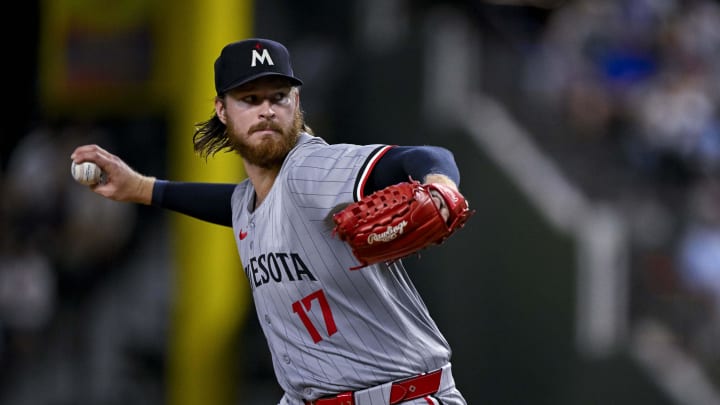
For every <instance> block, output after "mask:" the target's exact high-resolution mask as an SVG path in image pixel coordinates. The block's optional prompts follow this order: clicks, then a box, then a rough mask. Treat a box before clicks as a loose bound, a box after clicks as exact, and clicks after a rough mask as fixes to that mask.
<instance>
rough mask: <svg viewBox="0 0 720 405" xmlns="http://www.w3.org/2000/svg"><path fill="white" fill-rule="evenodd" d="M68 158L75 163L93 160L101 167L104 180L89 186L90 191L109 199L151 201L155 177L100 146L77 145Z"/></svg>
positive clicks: (141, 202) (142, 202) (145, 202)
mask: <svg viewBox="0 0 720 405" xmlns="http://www.w3.org/2000/svg"><path fill="white" fill-rule="evenodd" d="M70 158H71V159H72V160H73V162H75V163H81V162H93V163H95V164H96V165H98V166H99V167H100V169H102V171H103V172H104V173H105V176H106V178H105V179H104V182H102V183H97V184H95V185H92V186H89V187H90V189H91V190H92V191H94V192H96V193H98V194H100V195H101V196H103V197H106V198H109V199H111V200H116V201H125V202H134V203H139V204H145V205H150V203H152V190H153V186H154V184H155V178H154V177H150V176H144V175H142V174H140V173H138V172H136V171H135V170H133V169H132V168H131V167H130V166H128V165H127V164H126V163H125V162H124V161H123V160H122V159H120V158H119V157H117V156H115V155H113V154H112V153H110V152H108V151H106V150H105V149H103V148H101V147H100V146H98V145H83V146H79V147H77V148H76V149H75V150H74V151H73V153H72V154H71V155H70Z"/></svg>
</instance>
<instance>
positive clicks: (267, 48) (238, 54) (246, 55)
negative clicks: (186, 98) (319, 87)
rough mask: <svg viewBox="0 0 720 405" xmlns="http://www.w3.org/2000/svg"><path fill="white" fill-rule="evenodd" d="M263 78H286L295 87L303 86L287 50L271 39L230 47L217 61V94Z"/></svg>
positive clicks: (243, 41) (246, 41)
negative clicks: (294, 71) (293, 68)
mask: <svg viewBox="0 0 720 405" xmlns="http://www.w3.org/2000/svg"><path fill="white" fill-rule="evenodd" d="M264 76H280V77H285V78H287V79H288V80H290V82H291V83H292V85H293V86H301V85H302V84H303V83H302V81H301V80H300V79H298V78H297V77H295V74H294V73H293V70H292V65H291V64H290V53H289V52H288V50H287V48H285V46H284V45H283V44H281V43H279V42H275V41H272V40H269V39H263V38H251V39H246V40H242V41H237V42H233V43H230V44H228V45H225V47H224V48H223V49H222V51H221V52H220V56H218V58H217V59H216V60H215V91H216V92H217V94H223V93H225V92H227V91H228V90H231V89H233V88H235V87H238V86H242V85H243V84H245V83H248V82H250V81H252V80H255V79H257V78H260V77H264Z"/></svg>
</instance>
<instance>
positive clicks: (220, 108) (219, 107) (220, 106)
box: [215, 97, 227, 125]
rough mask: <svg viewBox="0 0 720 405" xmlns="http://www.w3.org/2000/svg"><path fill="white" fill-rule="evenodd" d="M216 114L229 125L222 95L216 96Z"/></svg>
mask: <svg viewBox="0 0 720 405" xmlns="http://www.w3.org/2000/svg"><path fill="white" fill-rule="evenodd" d="M215 115H217V116H218V118H219V119H220V121H221V122H222V123H223V124H225V125H227V122H226V121H227V118H225V102H224V101H223V99H221V98H220V97H215Z"/></svg>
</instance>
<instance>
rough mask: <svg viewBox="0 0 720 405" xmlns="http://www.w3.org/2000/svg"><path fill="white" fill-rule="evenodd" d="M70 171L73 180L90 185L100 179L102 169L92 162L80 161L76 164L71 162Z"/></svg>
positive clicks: (98, 181)
mask: <svg viewBox="0 0 720 405" xmlns="http://www.w3.org/2000/svg"><path fill="white" fill-rule="evenodd" d="M70 172H71V173H72V176H73V178H74V179H75V181H77V182H78V183H80V184H85V185H88V186H91V185H93V184H97V183H100V182H101V181H102V175H103V173H102V170H100V166H98V165H96V164H95V163H92V162H82V163H78V164H76V163H75V162H72V165H70Z"/></svg>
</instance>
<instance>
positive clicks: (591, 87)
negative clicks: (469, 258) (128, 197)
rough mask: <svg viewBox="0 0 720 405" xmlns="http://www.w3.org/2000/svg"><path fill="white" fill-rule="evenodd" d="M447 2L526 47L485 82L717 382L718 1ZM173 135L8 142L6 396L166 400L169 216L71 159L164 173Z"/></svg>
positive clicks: (17, 402) (0, 248) (652, 307)
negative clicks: (596, 217) (612, 214)
mask: <svg viewBox="0 0 720 405" xmlns="http://www.w3.org/2000/svg"><path fill="white" fill-rule="evenodd" d="M428 3H431V2H428ZM450 3H456V4H463V5H464V7H466V9H471V10H472V11H475V12H476V14H478V15H479V14H483V18H480V19H478V21H479V25H482V27H480V28H481V30H482V31H484V32H483V34H485V35H498V34H499V35H500V36H503V35H505V36H507V37H511V39H510V41H511V42H512V43H511V45H520V46H512V47H506V48H507V49H502V48H503V46H504V45H506V44H507V43H505V44H504V43H502V41H500V42H501V43H500V45H497V44H496V45H495V49H486V54H485V56H487V58H486V59H485V61H484V62H483V63H485V64H487V65H491V64H493V63H496V64H497V65H498V66H497V69H496V73H494V74H495V76H497V77H495V79H498V80H493V77H483V79H484V80H486V83H485V86H486V87H488V88H491V87H493V86H497V87H495V88H494V89H485V90H488V92H489V93H493V96H495V97H496V98H498V99H500V100H501V101H504V102H505V103H506V104H507V105H508V106H510V108H511V109H514V112H515V116H516V117H518V119H519V120H520V121H522V124H524V125H525V126H526V127H527V128H528V129H529V130H530V131H529V132H531V133H532V134H533V135H535V136H536V138H537V140H538V144H539V145H541V146H542V147H543V148H545V149H546V150H547V151H548V152H549V153H550V154H551V155H553V156H554V157H555V159H556V161H557V162H558V163H559V164H560V165H561V166H563V168H564V169H565V172H566V173H568V175H569V176H570V177H571V178H572V179H573V180H574V181H575V183H576V184H578V185H579V186H581V187H582V188H584V189H585V191H586V192H587V194H588V195H589V197H590V198H592V199H593V200H594V201H607V202H609V203H612V204H614V206H616V207H618V208H619V209H620V210H621V211H622V213H623V214H624V217H625V219H626V220H627V221H626V222H627V224H628V228H629V229H628V231H629V234H630V236H631V238H630V241H631V243H632V246H631V247H632V274H631V282H632V284H631V309H632V314H631V316H632V317H633V321H635V320H641V319H646V318H652V319H657V320H660V321H662V322H663V323H665V324H667V325H669V326H670V327H671V328H672V330H673V331H674V332H675V335H676V339H677V341H678V342H679V343H680V344H681V345H682V347H683V348H684V349H686V350H687V352H688V353H690V354H693V355H694V356H695V357H696V358H697V359H699V360H700V361H702V362H703V363H704V364H705V365H706V366H707V369H708V370H709V371H710V372H711V373H713V374H714V380H715V382H716V383H718V384H720V347H718V345H717V344H716V342H718V341H720V104H719V102H720V80H718V78H720V2H718V1H717V0H567V1H562V0H558V1H552V0H549V1H547V2H542V1H536V2H529V3H535V4H541V3H544V4H545V6H546V7H547V8H543V11H542V12H541V13H539V12H537V10H536V9H533V12H531V13H528V12H527V10H528V7H526V8H517V9H516V8H513V9H512V10H513V13H514V15H515V16H516V17H514V18H513V22H514V24H505V23H507V20H497V19H496V20H493V18H492V17H493V16H492V10H491V11H488V10H489V9H488V8H483V12H482V13H480V12H478V10H479V9H480V7H479V6H478V4H479V3H485V2H481V1H466V2H462V1H455V2H450ZM497 3H502V2H497ZM510 3H517V4H523V2H522V1H517V2H510ZM525 3H528V2H525ZM298 4H299V3H298ZM333 4H334V3H333ZM297 7H298V8H301V6H297ZM497 7H502V6H497ZM529 8H530V9H532V7H529ZM503 10H506V9H503ZM520 10H523V11H520ZM273 18H277V17H276V16H275V15H274V14H273ZM288 19H293V20H296V19H295V18H294V14H293V15H291V16H289V17H288ZM296 21H303V24H306V20H305V19H301V20H296ZM498 21H500V22H499V23H498ZM518 21H522V23H521V24H518V23H517V22H518ZM493 22H495V23H496V24H495V25H493ZM523 24H524V25H523ZM258 25H260V24H258ZM267 25H269V24H267ZM493 31H494V32H493ZM328 37H329V35H328ZM494 39H497V38H493V40H494ZM308 43H310V45H309V46H308V48H311V49H312V50H313V51H315V52H317V51H318V42H312V41H309V42H308ZM488 48H489V47H488ZM502 52H508V53H510V52H512V53H513V55H512V57H508V56H507V55H501V53H502ZM341 54H342V50H337V49H333V52H329V53H328V55H330V56H332V55H334V56H337V55H341ZM338 59H342V58H340V57H338ZM308 60H312V61H313V63H315V65H317V61H318V59H317V58H314V59H313V58H308ZM328 60H333V59H328ZM393 62H395V60H393ZM328 66H330V65H328ZM315 67H316V68H317V66H315ZM484 69H485V71H484V72H485V73H487V72H492V69H490V68H487V67H484ZM510 72H519V73H520V79H519V80H516V79H517V77H515V76H512V77H510V76H511V73H510ZM487 74H488V75H490V76H492V73H487ZM479 76H481V75H479ZM324 79H327V77H324ZM343 89H344V88H343ZM322 90H323V89H318V92H320V91H322ZM325 91H327V90H325ZM328 93H330V92H328ZM316 94H318V93H316ZM325 95H326V94H324V93H321V97H318V96H315V97H317V98H322V97H325ZM312 96H313V95H312V93H310V94H309V97H312ZM327 98H328V100H326V102H328V103H332V102H334V101H336V100H332V97H331V96H328V97H327ZM309 100H310V102H312V101H313V99H312V98H309ZM337 104H340V107H343V106H344V103H337ZM345 107H346V106H345ZM317 110H321V112H324V110H322V107H321V106H318V108H317ZM328 111H330V109H329V108H328ZM329 115H330V114H328V116H325V115H322V117H321V119H320V120H319V121H320V122H321V125H322V123H324V122H327V125H328V126H330V121H331V120H333V119H334V118H335V117H331V116H329ZM323 119H324V120H325V121H322V120H323ZM400 124H402V125H403V127H405V126H406V125H408V124H407V123H403V122H401V123H400ZM123 125H124V126H123ZM164 133H165V130H164V128H161V127H158V126H157V125H156V123H150V124H149V125H148V123H140V124H139V125H137V123H136V124H131V125H129V126H128V125H127V124H122V125H119V126H118V125H117V123H111V124H109V125H96V124H78V123H57V124H48V125H40V126H38V127H37V128H35V129H33V130H32V131H30V132H29V133H27V134H26V136H23V137H21V139H20V141H19V142H18V143H17V144H15V145H13V148H12V150H11V151H7V152H8V153H7V154H0V159H2V158H4V156H7V158H6V160H5V161H0V196H2V198H1V199H0V404H5V403H8V404H12V405H23V404H26V403H27V404H37V403H53V404H55V403H58V404H65V403H67V404H76V403H93V404H115V403H118V404H120V403H122V404H126V403H132V404H145V403H147V404H157V403H161V402H162V401H161V399H160V398H161V397H162V387H161V386H159V385H153V384H160V383H161V382H162V380H163V379H162V373H163V372H164V371H163V359H162V358H161V356H163V353H164V346H163V345H164V338H165V334H166V332H167V330H166V329H167V320H168V316H167V310H168V308H169V303H168V300H169V299H168V297H169V295H170V294H169V293H168V289H169V288H171V285H172V283H171V282H170V281H169V279H168V278H169V275H168V274H167V270H168V265H167V261H168V260H167V259H168V256H167V251H166V250H167V246H166V243H167V237H166V235H164V234H163V232H164V229H165V228H164V227H163V226H161V222H162V217H161V216H159V215H157V212H155V213H153V214H152V215H148V216H145V215H144V214H146V212H145V211H144V208H143V207H137V206H134V205H128V204H120V203H114V202H111V201H108V200H105V199H103V198H101V197H99V196H96V195H95V194H93V193H92V192H90V191H89V190H87V189H85V188H84V187H83V186H81V185H79V184H77V183H75V182H74V181H73V180H72V178H71V176H70V158H69V156H70V153H71V151H72V149H73V148H74V147H75V146H76V145H79V144H81V143H86V142H93V143H99V144H102V145H103V146H105V147H107V148H108V149H110V150H114V151H116V152H118V154H120V155H123V156H129V157H132V158H133V159H135V160H132V161H130V162H129V163H130V164H131V165H132V166H134V167H136V168H137V169H139V170H140V171H144V172H148V173H153V174H155V175H158V176H159V177H162V175H163V174H164V171H165V166H164V162H165V161H164V159H163V158H162V156H161V155H162V153H163V151H164V145H163V142H164V140H163V139H162V137H158V136H157V134H164ZM350 133H351V131H350ZM328 136H329V137H330V138H331V137H332V136H334V133H332V132H329V133H328ZM3 152H5V151H3ZM124 152H127V153H124ZM130 152H132V153H130ZM99 218H102V221H99ZM100 222H102V226H98V224H99V223H100ZM128 260H132V262H131V263H128ZM258 340H260V339H258ZM68 359H72V361H67V360H68ZM148 373H151V374H152V375H150V376H148V375H147V374H148ZM88 379H89V380H88ZM36 387H43V389H42V390H38V389H36ZM78 387H83V388H84V389H77V388H78Z"/></svg>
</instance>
